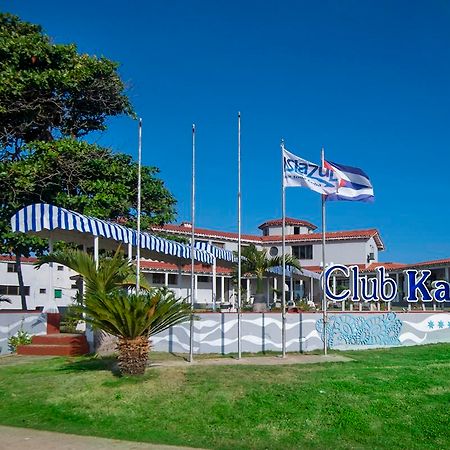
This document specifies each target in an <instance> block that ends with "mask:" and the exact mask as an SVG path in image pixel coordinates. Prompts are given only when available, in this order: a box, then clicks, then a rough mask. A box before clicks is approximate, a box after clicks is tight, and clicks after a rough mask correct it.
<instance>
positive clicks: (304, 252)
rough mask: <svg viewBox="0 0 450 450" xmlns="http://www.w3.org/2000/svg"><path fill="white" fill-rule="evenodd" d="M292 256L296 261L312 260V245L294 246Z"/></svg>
mask: <svg viewBox="0 0 450 450" xmlns="http://www.w3.org/2000/svg"><path fill="white" fill-rule="evenodd" d="M292 255H293V256H295V257H296V258H297V259H313V250H312V245H295V246H293V247H292Z"/></svg>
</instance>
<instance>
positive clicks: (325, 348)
mask: <svg viewBox="0 0 450 450" xmlns="http://www.w3.org/2000/svg"><path fill="white" fill-rule="evenodd" d="M321 161H322V170H323V168H324V167H325V149H324V148H323V147H322V154H321ZM325 204H326V195H325V194H322V312H323V354H324V355H325V356H326V355H327V353H328V345H327V321H328V315H327V296H326V293H325V267H326V264H325V256H326V255H325V244H326V242H325V219H326V210H325Z"/></svg>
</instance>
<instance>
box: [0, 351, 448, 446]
mask: <svg viewBox="0 0 450 450" xmlns="http://www.w3.org/2000/svg"><path fill="white" fill-rule="evenodd" d="M346 354H347V355H348V356H350V357H352V358H354V359H355V361H354V362H349V363H332V364H330V363H326V364H318V365H299V366H275V367H274V366H267V367H245V366H244V367H243V366H240V367H235V366H210V367H195V368H192V369H191V368H185V367H182V368H180V367H172V368H163V369H150V370H149V371H148V372H147V374H146V375H145V377H144V378H141V379H139V378H138V379H133V378H117V377H115V376H114V375H112V374H111V372H110V371H109V370H108V368H109V364H108V361H103V360H89V359H83V358H78V359H64V358H57V359H48V360H42V361H36V362H32V363H27V364H18V365H14V364H11V362H13V361H11V359H9V361H10V362H9V363H8V359H5V360H3V362H2V363H0V402H1V403H0V404H1V407H0V423H1V424H4V425H16V426H25V427H32V428H41V429H47V430H55V431H63V432H70V433H79V434H90V435H98V436H105V437H111V438H117V439H129V440H139V441H149V442H155V443H166V444H175V445H176V444H178V445H182V444H185V445H191V446H199V447H206V448H214V449H216V448H217V449H238V448H243V449H244V448H255V449H256V448H258V449H263V448H269V449H272V448H273V449H288V448H370V449H375V448H389V449H394V448H408V449H414V448H426V449H432V448H450V416H449V411H448V407H449V405H450V384H449V379H450V345H446V344H440V345H432V346H423V347H409V348H397V349H389V350H387V349H386V350H370V351H359V352H347V353H346Z"/></svg>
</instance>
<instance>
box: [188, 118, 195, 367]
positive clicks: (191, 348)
mask: <svg viewBox="0 0 450 450" xmlns="http://www.w3.org/2000/svg"><path fill="white" fill-rule="evenodd" d="M191 202H192V203H191V208H192V209H191V320H190V322H189V362H193V360H194V303H195V294H196V292H195V272H194V269H195V267H194V264H195V259H194V251H195V249H194V244H195V124H192V198H191Z"/></svg>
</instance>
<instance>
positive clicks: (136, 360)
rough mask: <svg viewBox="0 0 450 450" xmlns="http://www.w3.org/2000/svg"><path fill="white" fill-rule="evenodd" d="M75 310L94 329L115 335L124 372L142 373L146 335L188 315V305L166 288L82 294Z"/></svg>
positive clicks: (129, 373) (147, 352) (164, 328)
mask: <svg viewBox="0 0 450 450" xmlns="http://www.w3.org/2000/svg"><path fill="white" fill-rule="evenodd" d="M79 311H80V312H82V313H84V314H85V317H86V319H85V320H86V322H88V323H90V324H91V325H92V327H93V328H94V329H100V330H102V331H104V332H106V333H109V334H111V335H113V336H116V337H117V338H118V343H117V349H118V365H119V369H120V372H121V373H122V374H124V375H139V374H143V373H144V372H145V367H146V365H147V360H148V354H149V350H150V345H149V338H150V337H151V336H153V335H155V334H157V333H159V332H161V331H164V330H166V329H167V328H169V327H171V326H173V325H177V324H179V323H182V322H184V321H186V320H187V319H188V318H189V317H190V315H191V307H190V305H189V304H188V303H186V302H183V301H180V298H177V297H176V296H175V294H174V293H173V292H172V291H170V290H169V289H167V288H166V287H163V288H153V289H150V290H149V291H148V292H144V293H140V294H129V293H127V292H126V291H125V290H116V291H115V292H112V293H110V294H107V295H101V296H97V295H93V296H86V299H85V303H84V305H82V306H80V307H79Z"/></svg>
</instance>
